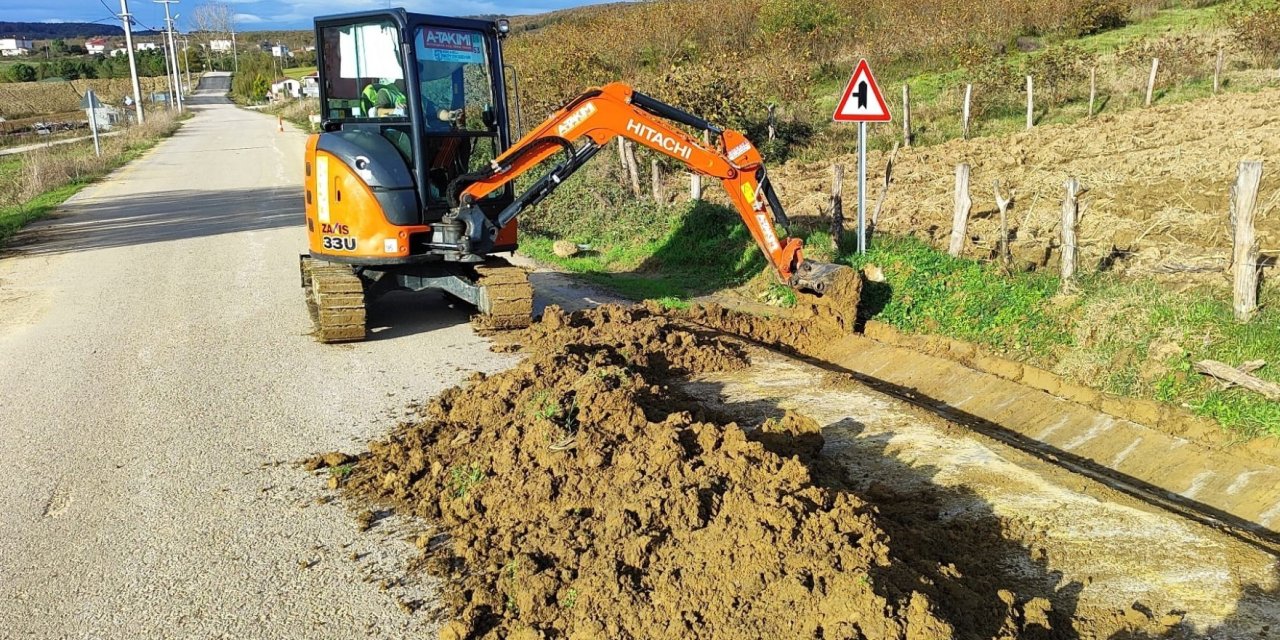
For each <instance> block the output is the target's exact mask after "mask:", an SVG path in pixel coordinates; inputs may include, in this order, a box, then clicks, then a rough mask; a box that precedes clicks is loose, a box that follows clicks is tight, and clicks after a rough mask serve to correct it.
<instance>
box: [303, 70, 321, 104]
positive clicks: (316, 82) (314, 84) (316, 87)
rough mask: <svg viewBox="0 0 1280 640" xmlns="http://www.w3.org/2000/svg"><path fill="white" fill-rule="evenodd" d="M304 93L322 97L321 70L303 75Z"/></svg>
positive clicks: (310, 96)
mask: <svg viewBox="0 0 1280 640" xmlns="http://www.w3.org/2000/svg"><path fill="white" fill-rule="evenodd" d="M302 95H304V96H306V97H308V98H319V97H320V74H319V72H313V73H312V74H311V75H307V76H302Z"/></svg>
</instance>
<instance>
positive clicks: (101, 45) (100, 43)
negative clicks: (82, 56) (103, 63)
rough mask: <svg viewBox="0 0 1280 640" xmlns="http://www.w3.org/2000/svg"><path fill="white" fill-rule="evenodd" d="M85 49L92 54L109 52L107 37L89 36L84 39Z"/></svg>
mask: <svg viewBox="0 0 1280 640" xmlns="http://www.w3.org/2000/svg"><path fill="white" fill-rule="evenodd" d="M84 49H85V51H88V52H89V53H90V54H103V53H106V52H107V39H106V38H89V39H88V40H85V41H84Z"/></svg>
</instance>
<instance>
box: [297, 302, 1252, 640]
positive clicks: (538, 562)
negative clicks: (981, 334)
mask: <svg viewBox="0 0 1280 640" xmlns="http://www.w3.org/2000/svg"><path fill="white" fill-rule="evenodd" d="M698 313H703V314H705V311H694V312H693V314H692V315H686V317H684V318H681V317H673V316H672V315H671V314H667V313H665V312H663V311H662V310H661V309H658V308H657V307H652V306H651V307H633V308H622V307H616V306H605V307H601V308H597V309H594V310H589V311H583V312H578V313H575V314H572V315H566V314H564V313H562V312H560V311H559V310H558V309H556V308H549V309H548V310H547V311H546V313H545V314H544V317H543V320H542V322H540V323H538V324H535V325H534V326H533V327H531V328H530V329H528V330H526V331H524V332H521V333H520V334H517V335H514V336H512V335H509V336H508V337H507V338H506V339H505V340H504V341H503V342H504V343H505V344H506V347H504V348H506V349H511V350H521V351H523V352H524V354H525V358H524V360H523V361H522V362H521V363H520V364H519V365H517V366H516V367H515V368H513V369H511V370H509V371H506V372H502V373H499V374H495V375H493V376H490V377H484V376H480V375H477V376H475V377H473V378H472V379H471V380H469V381H468V383H467V384H465V385H463V386H460V387H457V388H455V389H452V390H450V391H448V392H446V393H444V394H443V395H441V396H440V397H439V398H437V399H435V400H434V401H432V402H431V403H430V404H429V405H427V406H426V407H425V408H424V409H422V410H421V411H420V413H419V416H418V417H417V418H416V419H415V420H411V421H409V422H405V423H402V424H401V425H400V426H399V427H397V428H396V429H395V430H394V431H393V433H391V434H390V435H389V436H388V437H387V438H386V439H384V440H382V441H379V442H375V443H373V444H372V445H371V446H370V450H369V452H367V453H365V454H362V455H360V456H358V457H357V458H356V459H355V460H354V463H353V464H352V466H349V467H345V469H344V472H343V474H341V476H339V478H340V480H339V481H338V482H336V484H340V485H341V487H340V490H341V491H342V492H343V493H344V494H345V495H346V496H347V497H348V499H349V500H350V501H351V503H352V504H353V505H355V506H358V508H359V509H361V510H366V511H367V510H368V508H369V507H370V506H372V507H374V508H376V509H380V510H390V511H392V512H395V513H398V514H402V515H407V516H413V517H416V518H420V519H421V520H422V521H423V523H424V524H423V529H424V531H426V533H424V534H423V535H422V536H420V537H419V538H418V545H419V547H420V548H421V549H422V559H421V562H420V564H419V565H418V566H415V567H411V568H409V569H407V570H410V571H426V572H430V573H432V574H434V575H438V576H443V577H444V578H445V579H446V580H447V581H448V582H449V584H450V585H451V586H450V588H449V589H448V590H447V595H446V603H445V604H446V606H445V615H446V617H447V622H446V623H445V624H444V626H443V627H442V629H441V632H440V637H442V638H450V639H453V638H459V639H461V638H508V637H509V638H665V637H697V638H713V639H714V638H742V637H774V638H922V639H923V638H950V637H965V638H1011V637H1027V638H1041V637H1045V638H1075V637H1090V638H1093V637H1098V638H1156V637H1197V636H1196V635H1195V633H1196V632H1197V631H1196V629H1197V627H1196V626H1195V625H1193V624H1192V623H1191V622H1189V621H1188V620H1187V619H1186V616H1185V615H1184V614H1185V612H1184V611H1180V610H1174V609H1170V610H1161V609H1159V608H1152V607H1151V606H1149V605H1147V604H1144V603H1141V602H1116V601H1110V602H1106V601H1104V602H1102V603H1101V604H1093V603H1091V604H1089V606H1088V607H1083V606H1081V601H1080V598H1079V594H1080V592H1081V591H1082V590H1083V589H1084V585H1085V584H1086V582H1087V580H1088V577H1087V576H1080V577H1079V578H1078V579H1068V578H1067V577H1065V576H1064V575H1062V574H1061V573H1060V572H1055V570H1054V569H1052V568H1051V562H1050V560H1049V557H1048V554H1046V552H1045V549H1046V548H1048V547H1051V546H1052V545H1046V544H1041V545H1039V546H1037V545H1034V544H1029V543H1028V541H1027V539H1026V538H1027V537H1028V536H1030V537H1035V536H1036V535H1040V534H1038V533H1035V532H1034V531H1033V532H1032V533H1027V531H1025V530H1023V531H1021V532H1020V527H1019V525H1018V522H1019V518H1018V516H1017V514H1016V513H1015V514H1010V513H998V512H997V510H996V509H995V508H993V507H988V506H984V505H986V502H985V498H984V497H983V496H981V495H979V494H977V493H973V492H970V491H968V490H967V489H964V488H963V487H955V486H951V487H946V488H945V489H942V488H935V489H928V488H927V487H929V486H932V483H930V482H929V480H928V478H921V477H919V476H920V474H919V473H916V474H915V477H916V479H915V481H914V482H913V483H912V482H904V481H903V478H904V473H903V472H902V471H901V470H899V472H898V473H896V474H894V473H889V474H886V475H884V476H882V480H881V481H878V482H877V481H874V480H872V481H868V478H873V477H874V476H875V475H876V474H878V473H881V472H884V471H885V467H884V466H883V465H880V466H877V465H874V464H870V463H869V462H870V460H871V458H868V457H866V456H863V457H862V458H861V460H862V463H857V460H858V458H857V457H856V456H855V457H854V458H849V457H848V456H847V455H842V454H840V452H841V451H843V452H844V453H846V454H847V453H848V451H849V447H839V446H837V447H832V446H826V447H824V446H823V434H824V433H837V434H844V435H843V436H841V438H842V439H843V440H858V438H857V437H856V434H857V433H858V432H859V430H861V429H863V427H862V426H861V425H862V422H861V421H859V419H858V418H857V417H852V418H846V419H843V420H839V421H836V422H834V423H831V424H828V426H826V427H825V428H819V424H818V423H816V422H815V421H814V420H813V418H812V417H808V416H806V415H804V414H801V413H794V412H792V413H788V412H786V411H783V410H781V409H780V408H779V406H780V404H779V403H777V402H776V401H771V400H763V399H755V400H748V401H743V402H724V401H723V400H724V397H723V394H722V393H720V391H723V389H720V390H719V391H715V392H713V393H711V394H709V395H708V394H707V393H705V392H706V391H707V388H706V387H705V386H704V387H703V388H702V389H703V391H704V393H702V394H699V393H694V392H692V391H691V390H696V385H695V386H693V387H691V386H689V384H688V380H689V379H690V377H703V378H706V377H708V376H710V377H714V376H720V375H734V374H738V373H743V372H748V371H751V370H752V369H753V368H755V366H754V365H753V364H752V360H753V359H757V358H760V357H762V355H761V352H759V350H758V349H755V348H754V347H750V346H748V345H747V344H746V343H744V342H743V341H741V340H739V339H736V338H734V337H731V336H728V335H725V334H722V333H719V332H716V331H712V330H708V329H706V328H705V327H704V326H701V325H699V324H696V323H694V322H693V320H695V319H696V318H697V314H698ZM703 319H705V316H704V318H703ZM810 319H811V320H812V322H808V323H804V324H803V325H799V326H793V327H790V328H789V329H788V331H790V332H791V334H790V337H792V338H794V337H795V334H796V332H799V333H800V334H802V335H804V336H807V337H806V338H805V339H813V340H818V341H820V340H824V339H829V338H830V335H831V334H830V333H829V332H831V331H839V329H838V328H836V327H834V326H833V323H831V322H828V321H826V320H824V314H823V313H822V311H821V310H817V313H814V314H813V316H812V317H811V318H810ZM759 326H765V327H767V326H773V325H771V324H769V323H764V322H762V323H761V324H760V325H759ZM813 377H814V384H815V386H822V385H824V384H825V385H827V386H832V385H833V384H835V383H833V382H832V381H830V380H827V381H825V382H824V381H823V378H822V376H821V375H814V376H813ZM705 384H707V383H704V385H705ZM717 384H718V383H717ZM844 384H848V382H847V381H845V382H844ZM837 386H838V385H837ZM709 397H711V398H713V399H714V400H715V401H708V398H709ZM735 420H739V421H741V424H743V425H744V426H746V427H747V429H744V428H743V426H739V423H738V422H735ZM757 425H758V428H754V429H752V428H751V427H753V426H757ZM851 433H852V434H855V435H854V436H850V435H849V434H851ZM870 441H871V442H874V441H875V440H874V439H872V440H870ZM882 454H883V455H885V456H888V455H889V452H888V451H887V450H886V451H884V452H882ZM850 460H854V461H855V462H854V463H850ZM344 463H351V461H350V460H348V458H347V457H346V456H344V455H329V456H320V457H317V458H316V459H314V460H312V461H310V463H309V465H308V466H309V467H310V468H313V469H315V468H319V467H322V466H325V465H327V464H344ZM897 484H900V485H901V486H895V485H897ZM921 486H924V487H926V489H920V487H921ZM903 487H907V489H904V488H903ZM912 487H914V488H912ZM957 509H960V510H961V511H963V512H964V513H966V514H967V516H968V517H964V518H956V517H954V515H955V512H956V510H957ZM366 524H367V523H366ZM1022 529H1026V528H1025V527H1023V528H1022ZM1183 538H1185V536H1183ZM1183 541H1185V540H1183ZM1209 544H1219V541H1218V540H1217V539H1211V543H1209ZM1223 544H1227V543H1223ZM1233 557H1234V556H1233ZM1251 561H1255V562H1256V561H1257V559H1256V558H1253V559H1252V560H1251ZM1263 565H1264V566H1263V567H1262V568H1261V569H1259V570H1258V571H1259V572H1260V574H1261V575H1262V576H1264V577H1263V578H1259V579H1257V580H1254V581H1253V584H1254V589H1253V591H1251V592H1250V593H1251V594H1252V595H1251V596H1250V597H1252V598H1254V599H1255V600H1259V601H1262V602H1264V603H1267V602H1274V590H1275V588H1276V586H1275V584H1274V576H1273V575H1272V578H1271V582H1268V581H1267V579H1265V576H1266V574H1267V572H1268V571H1270V572H1274V566H1273V565H1270V564H1267V563H1266V562H1265V561H1263ZM1135 579H1140V578H1137V577H1135ZM1241 599H1242V600H1243V599H1244V598H1243V596H1241ZM1159 604H1164V603H1158V605H1159ZM1259 607H1260V608H1259ZM1259 607H1252V608H1248V607H1241V610H1244V609H1249V610H1251V611H1252V610H1262V611H1271V612H1274V611H1275V609H1268V608H1267V607H1266V606H1262V605H1260V606H1259ZM1192 617H1193V618H1194V616H1192ZM1246 617H1247V619H1246V620H1244V622H1243V623H1241V624H1243V625H1244V626H1248V625H1250V624H1253V622H1254V619H1253V617H1252V615H1250V616H1246ZM1223 619H1224V616H1218V617H1217V618H1215V619H1214V620H1215V621H1216V622H1218V623H1221V622H1222V620H1223ZM1192 622H1194V620H1193V621H1192ZM1236 626H1240V625H1236ZM1233 628H1235V627H1233ZM1263 633H1265V631H1263Z"/></svg>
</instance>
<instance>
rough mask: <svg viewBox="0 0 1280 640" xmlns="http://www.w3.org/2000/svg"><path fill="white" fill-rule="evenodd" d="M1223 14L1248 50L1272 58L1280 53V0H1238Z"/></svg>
mask: <svg viewBox="0 0 1280 640" xmlns="http://www.w3.org/2000/svg"><path fill="white" fill-rule="evenodd" d="M1222 15H1223V17H1224V18H1225V21H1226V23H1227V26H1228V27H1229V28H1230V29H1231V31H1232V32H1233V33H1234V34H1235V36H1236V38H1237V39H1239V40H1240V43H1241V44H1242V45H1244V47H1245V48H1246V49H1247V50H1249V51H1251V52H1253V53H1255V54H1257V55H1261V56H1265V57H1267V58H1268V59H1270V58H1274V57H1275V56H1276V55H1280V0H1236V1H1235V2H1232V3H1230V4H1228V5H1226V6H1224V7H1223V9H1222Z"/></svg>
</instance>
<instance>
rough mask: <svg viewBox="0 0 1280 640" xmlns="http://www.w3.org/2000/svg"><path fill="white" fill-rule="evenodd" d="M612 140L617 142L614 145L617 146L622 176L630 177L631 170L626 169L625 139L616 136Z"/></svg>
mask: <svg viewBox="0 0 1280 640" xmlns="http://www.w3.org/2000/svg"><path fill="white" fill-rule="evenodd" d="M614 142H616V143H617V144H615V145H614V146H616V147H617V148H618V164H619V165H621V166H622V175H623V177H630V176H631V172H630V171H629V170H628V169H627V139H626V138H624V137H622V136H618V137H617V138H616V139H615V140H614Z"/></svg>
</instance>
